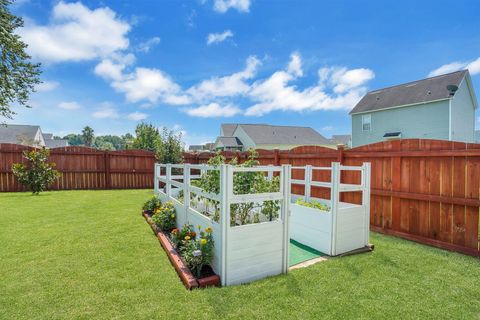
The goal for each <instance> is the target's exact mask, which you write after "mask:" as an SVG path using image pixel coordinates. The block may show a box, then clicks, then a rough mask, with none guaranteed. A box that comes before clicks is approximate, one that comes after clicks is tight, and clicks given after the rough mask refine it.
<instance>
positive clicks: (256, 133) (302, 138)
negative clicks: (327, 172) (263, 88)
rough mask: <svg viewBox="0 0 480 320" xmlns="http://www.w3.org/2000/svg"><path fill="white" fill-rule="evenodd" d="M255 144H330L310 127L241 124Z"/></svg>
mask: <svg viewBox="0 0 480 320" xmlns="http://www.w3.org/2000/svg"><path fill="white" fill-rule="evenodd" d="M239 127H241V128H242V129H243V130H244V131H245V133H246V134H247V135H248V136H249V137H250V138H251V139H252V140H253V142H255V144H257V145H259V144H289V145H319V144H330V142H329V141H328V140H327V139H326V138H325V137H324V136H322V135H321V134H320V133H318V132H317V131H315V130H313V129H312V128H310V127H294V126H272V125H267V124H239Z"/></svg>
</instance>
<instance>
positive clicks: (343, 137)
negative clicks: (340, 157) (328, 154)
mask: <svg viewBox="0 0 480 320" xmlns="http://www.w3.org/2000/svg"><path fill="white" fill-rule="evenodd" d="M330 143H331V144H332V145H339V144H342V145H344V146H346V147H349V148H351V147H352V135H350V134H338V135H335V134H334V135H332V137H331V138H330Z"/></svg>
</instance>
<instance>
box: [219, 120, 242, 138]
mask: <svg viewBox="0 0 480 320" xmlns="http://www.w3.org/2000/svg"><path fill="white" fill-rule="evenodd" d="M237 125H238V124H236V123H222V133H221V134H222V135H223V136H224V137H231V136H232V135H233V132H234V131H235V129H236V128H237Z"/></svg>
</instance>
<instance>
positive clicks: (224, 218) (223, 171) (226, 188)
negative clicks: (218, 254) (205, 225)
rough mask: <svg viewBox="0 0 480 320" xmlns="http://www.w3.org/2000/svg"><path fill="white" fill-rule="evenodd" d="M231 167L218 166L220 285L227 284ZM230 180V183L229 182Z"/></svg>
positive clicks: (225, 165)
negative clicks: (220, 241) (220, 245)
mask: <svg viewBox="0 0 480 320" xmlns="http://www.w3.org/2000/svg"><path fill="white" fill-rule="evenodd" d="M231 168H232V167H231V166H230V165H227V164H222V165H221V166H220V210H221V211H220V229H221V235H222V258H221V259H222V260H221V275H220V279H221V281H222V286H225V285H226V284H227V272H228V270H227V253H228V247H227V244H228V230H229V227H230V203H229V201H230V192H232V189H230V187H231V186H233V176H232V169H231ZM230 182H231V183H230Z"/></svg>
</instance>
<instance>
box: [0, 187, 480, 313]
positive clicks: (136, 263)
mask: <svg viewBox="0 0 480 320" xmlns="http://www.w3.org/2000/svg"><path fill="white" fill-rule="evenodd" d="M151 194H152V192H151V191H149V190H121V191H57V192H47V193H43V194H41V195H39V196H31V195H30V193H2V194H0V203H1V208H2V209H1V210H0V274H1V280H0V292H1V294H0V319H72V318H84V319H88V318H96V319H112V318H116V319H140V318H145V319H147V318H148V319H151V318H170V319H177V318H183V319H190V318H191V319H193V318H195V319H197V318H198V319H210V318H253V317H255V318H265V319H267V318H268V319H273V318H290V319H295V318H320V317H322V318H368V319H371V318H423V319H425V318H429V319H440V318H445V319H450V318H470V319H471V318H474V319H477V318H480V305H479V304H478V301H479V300H480V260H479V259H478V258H473V257H468V256H464V255H461V254H457V253H451V252H447V251H444V250H439V249H435V248H431V247H427V246H423V245H419V244H416V243H413V242H409V241H405V240H400V239H397V238H392V237H388V236H382V235H379V234H375V233H372V234H371V239H370V241H371V242H372V243H374V244H375V250H374V252H372V253H366V254H360V255H354V256H348V257H343V258H330V259H329V260H327V261H325V262H321V263H318V264H315V265H313V266H310V267H308V268H302V269H297V270H293V271H291V272H290V273H289V274H288V275H287V276H283V275H282V276H277V277H273V278H267V279H264V280H261V281H257V282H253V283H251V284H248V285H241V286H231V287H225V288H211V289H203V290H194V291H187V290H186V289H185V287H184V286H183V284H182V283H181V282H180V281H179V279H178V276H177V273H176V272H175V270H174V269H173V267H172V266H171V264H170V262H169V260H168V259H167V256H166V254H165V252H164V251H163V250H162V249H161V247H160V245H159V243H158V240H157V239H156V237H155V236H154V235H153V233H152V231H151V229H150V227H149V226H148V224H146V223H145V220H144V219H143V217H141V215H140V207H141V204H142V203H143V202H144V201H145V200H146V199H147V198H149V197H150V196H151Z"/></svg>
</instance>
